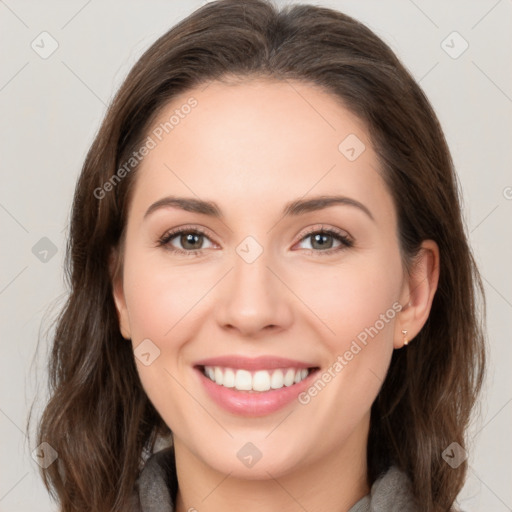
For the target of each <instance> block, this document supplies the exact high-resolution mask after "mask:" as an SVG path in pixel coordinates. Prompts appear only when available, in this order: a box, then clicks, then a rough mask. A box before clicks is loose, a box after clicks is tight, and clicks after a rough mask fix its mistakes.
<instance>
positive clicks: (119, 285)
mask: <svg viewBox="0 0 512 512" xmlns="http://www.w3.org/2000/svg"><path fill="white" fill-rule="evenodd" d="M109 271H110V278H111V281H112V294H113V297H114V303H115V306H116V310H117V318H118V321H119V330H120V331H121V336H122V337H123V338H125V339H127V340H129V339H131V329H130V322H129V316H128V308H127V307H126V300H125V296H124V289H123V271H122V265H121V260H120V255H119V252H118V250H117V249H113V250H112V252H111V253H110V258H109Z"/></svg>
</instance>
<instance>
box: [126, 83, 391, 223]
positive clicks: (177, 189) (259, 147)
mask: <svg viewBox="0 0 512 512" xmlns="http://www.w3.org/2000/svg"><path fill="white" fill-rule="evenodd" d="M146 136H147V137H150V138H151V140H152V142H153V144H152V146H153V148H152V149H151V150H150V151H149V152H148V154H147V155H146V156H145V157H144V158H143V160H142V162H141V165H140V168H139V170H138V173H137V174H138V176H137V185H136V191H135V196H139V198H142V199H144V202H146V203H147V202H148V201H150V200H152V201H155V200H157V199H159V196H163V195H165V194H166V193H167V194H181V195H187V196H189V197H190V196H194V195H196V196H200V197H201V198H203V199H213V200H215V201H216V202H218V203H223V202H224V203H225V206H226V207H228V206H231V207H240V208H242V207H243V208H244V209H246V210H252V213H253V214H254V213H260V212H261V209H262V207H263V204H262V203H261V199H262V198H265V200H266V201H268V204H269V205H270V204H271V203H273V202H276V203H279V206H281V205H282V204H283V203H284V202H288V201H289V200H291V199H296V198H298V197H303V196H305V195H307V194H311V195H319V194H330V193H342V194H345V195H350V196H353V197H354V198H355V199H357V200H359V201H361V202H365V201H366V202H368V203H370V204H371V203H373V204H376V205H377V206H379V203H381V204H380V206H381V207H383V208H386V207H387V208H389V206H390V201H391V198H390V196H389V194H388V193H387V190H386V187H385V184H384V181H383V180H382V177H381V176H380V172H381V171H380V165H379V161H378V158H377V155H376V153H375V152H374V150H373V148H372V145H371V141H370V139H369V135H368V132H367V129H366V127H365V125H364V123H363V122H362V121H361V120H360V119H359V118H357V117H356V116H355V115H354V114H352V113H351V112H350V111H349V110H348V109H347V108H346V107H344V106H343V103H342V102H341V100H339V99H338V98H336V97H335V96H333V95H332V94H329V93H327V92H325V91H324V90H322V89H321V88H319V87H317V86H315V85H312V84H308V83H303V82H297V81H272V80H248V81H243V82H237V83H229V84H228V83H223V82H211V83H209V84H206V85H202V86H200V87H196V88H194V89H190V90H188V91H186V92H184V93H182V94H180V95H179V96H176V97H175V98H174V99H173V100H172V101H171V102H170V103H168V104H167V105H166V106H165V107H164V108H162V109H161V111H160V112H159V114H158V116H157V117H156V118H155V120H154V122H153V124H152V126H151V128H150V129H149V131H148V133H147V134H146ZM134 199H135V198H134ZM258 209H259V210H258Z"/></svg>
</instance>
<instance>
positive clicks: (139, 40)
mask: <svg viewBox="0 0 512 512" xmlns="http://www.w3.org/2000/svg"><path fill="white" fill-rule="evenodd" d="M203 3H204V2H203V1H201V0H196V1H188V2H186V1H169V0H168V1H151V2H142V1H138V2H136V1H122V2H121V1H113V0H108V1H101V2H100V1H98V0H89V1H84V0H72V1H67V2H61V1H56V0H53V1H45V2H42V1H35V0H33V1H21V0H0V37H1V41H0V58H1V65H0V105H1V109H2V110H1V111H2V116H1V118H0V141H1V149H2V151H1V158H0V169H1V182H0V183H1V188H0V222H1V228H0V235H1V238H0V240H1V246H0V254H1V273H0V313H1V317H0V325H1V353H0V356H1V357H0V382H1V388H0V389H1V395H0V443H1V444H0V465H1V466H0V511H1V512H8V511H9V512H11V511H17V512H24V511H30V512H33V511H34V510H37V511H50V510H56V507H55V505H52V503H51V502H50V500H49V498H48V496H47V493H46V491H45V490H44V488H43V486H42V483H41V482H40V479H39V476H38V475H37V465H36V463H35V461H34V460H33V459H32V458H31V450H32V449H33V448H34V446H29V445H28V443H27V437H26V434H27V432H26V417H27V412H28V409H29V406H30V404H31V403H32V400H33V399H34V397H35V396H36V391H37V392H38V395H37V396H38V401H37V402H36V413H38V412H40V410H41V405H42V403H43V401H44V386H45V382H44V358H45V355H46V351H47V344H46V342H44V343H42V346H41V350H40V353H39V356H38V357H37V358H36V359H33V356H34V353H35V349H36V343H37V338H38V336H39V334H40V326H41V323H42V322H43V320H44V322H43V329H45V328H48V325H49V323H48V320H45V313H47V312H48V311H49V308H50V307H53V309H52V310H51V311H50V316H49V317H48V314H47V315H46V317H47V318H51V315H52V314H54V313H55V311H56V310H57V308H58V306H59V304H61V303H62V297H63V294H64V293H65V288H64V284H63V272H62V263H63V255H64V249H65V228H66V225H67V222H68V214H69V209H70V205H71V199H72V193H73V189H74V184H75V180H76V178H77V175H78V173H79V170H80V168H81V165H82V162H83V159H84V157H85V154H86V151H87V149H88V147H89V145H90V144H91V142H92V139H93V136H94V134H95V132H96V130H97V129H98V127H99V124H100V122H101V119H102V117H103V115H104V113H105V108H106V105H107V104H108V102H109V101H110V99H111V98H112V96H113V94H114V92H115V91H116V89H117V87H118V86H119V85H120V83H121V81H122V80H123V78H124V77H125V76H126V73H127V72H128V70H129V69H130V67H131V66H132V65H133V64H134V63H135V61H136V60H137V58H138V57H139V56H140V55H141V53H142V51H143V50H144V49H146V48H147V47H148V46H149V45H150V44H151V43H152V42H153V41H154V40H155V39H156V38H157V37H158V36H160V35H161V34H163V33H164V32H165V31H167V30H168V29H169V28H170V27H171V26H172V25H174V24H175V23H176V22H178V21H179V20H181V19H182V18H183V17H185V16H186V15H188V14H189V13H190V12H192V11H193V10H195V9H196V8H197V7H199V6H201V5H203ZM283 3H284V2H279V3H278V4H279V5H280V4H283ZM315 3H317V4H319V5H324V6H328V7H333V8H336V9H339V10H341V11H344V12H346V13H347V14H350V15H353V16H355V17H356V18H358V19H360V20H361V21H363V22H365V23H366V24H368V25H369V26H370V27H371V28H372V29H373V30H374V31H375V32H376V33H377V34H378V35H380V36H381V37H382V38H383V39H384V40H385V41H387V42H388V43H389V44H390V45H391V47H392V48H393V49H394V50H395V51H396V53H397V54H398V55H399V57H400V58H401V59H402V60H403V62H404V63H405V64H406V66H407V67H408V68H409V69H410V70H411V72H412V73H413V75H414V76H415V77H416V78H417V79H418V80H419V81H420V83H421V86H422V87H423V88H424V90H425V92H426V93H427V95H428V97H429V98H430V100H431V101H432V103H433V105H434V107H435V109H436V111H437V113H438V116H439V118H440V121H441V123H442V126H443V128H444V130H445V133H446V136H447V139H448V143H449V145H450V148H451V151H452V155H453V158H454V161H455V164H456V168H457V170H458V173H459V177H460V181H461V186H462V192H463V195H464V215H465V219H466V223H467V227H468V232H469V233H470V241H471V244H472V246H473V248H474V251H475V255H476V257H477V260H478V263H479V265H480V268H481V271H482V274H483V277H484V282H485V287H486V292H487V300H488V333H489V345H490V347H491V353H490V364H489V374H488V379H487V383H486V392H485V395H484V399H483V400H482V407H481V410H482V413H481V416H480V417H479V418H478V421H477V422H476V424H475V425H474V427H473V429H472V443H471V444H470V446H469V449H470V450H471V453H470V467H471V469H470V472H469V478H468V481H467V485H466V487H465V489H464V491H463V493H462V494H461V496H460V499H459V502H460V504H461V505H462V506H463V509H464V510H466V511H481V510H486V511H487V510H492V511H493V512H504V511H507V510H512V486H511V485H510V475H511V461H512V441H511V439H512V438H511V436H510V430H511V429H510V427H511V425H512V421H511V420H512V404H511V401H512V385H511V384H512V377H511V372H510V370H509V366H510V362H511V353H512V348H511V347H512V344H511V343H510V332H511V327H512V321H511V318H512V277H511V272H510V261H512V258H511V256H512V237H511V222H510V220H511V213H512V188H511V187H512V173H511V163H512V149H511V146H512V144H511V143H512V116H511V114H512V71H511V65H510V63H511V62H512V22H511V21H512V1H511V0H499V1H496V0H482V1H467V0H466V1H463V0H458V1H450V2H446V1H442V0H436V1H428V2H427V1H420V0H415V1H412V0H393V1H386V2H384V1H378V0H372V1H369V0H352V1H341V0H339V1H336V0H331V1H324V2H315ZM43 31H47V32H49V33H50V34H51V36H52V37H53V38H54V39H55V40H56V41H57V42H58V45H59V46H58V49H57V50H56V51H55V52H54V53H53V54H52V55H51V56H49V57H48V58H47V59H42V58H41V57H40V56H39V55H38V53H36V52H35V51H34V50H33V49H32V48H31V43H32V42H33V41H34V40H35V44H39V47H42V46H43V44H44V45H45V48H46V49H48V48H49V40H48V39H46V40H45V41H46V42H45V43H41V37H42V36H39V35H40V34H41V32H43ZM453 31H457V32H458V33H459V34H460V35H461V36H462V38H464V40H465V41H467V43H468V44H469V47H468V49H467V50H466V51H465V52H464V53H462V55H460V56H459V57H458V58H452V57H451V56H450V55H448V54H447V53H446V51H445V49H448V48H446V45H448V46H449V47H452V48H451V49H450V50H449V51H451V52H452V54H454V53H457V52H458V51H460V50H461V49H462V48H463V46H462V45H463V44H464V43H463V41H462V40H461V39H458V38H457V37H458V36H455V38H454V36H451V37H450V38H448V39H446V38H447V36H449V35H450V34H451V33H452V32H453ZM45 37H46V36H45ZM444 40H445V41H446V42H445V43H444V46H445V49H443V46H442V44H443V43H442V42H443V41H444ZM40 51H42V49H41V50H40ZM43 237H47V238H48V239H50V240H51V242H52V243H53V244H54V245H55V246H56V248H57V253H56V254H55V256H53V257H51V252H50V253H48V255H47V256H46V258H47V260H48V261H46V262H45V261H41V260H40V259H39V258H43V259H44V257H45V255H44V253H43V254H41V253H39V258H38V257H36V255H34V254H33V252H32V248H33V247H34V245H35V244H36V243H37V242H38V241H39V240H40V239H41V238H43ZM36 252H37V251H36ZM446 328H447V329H449V326H446ZM41 334H44V331H42V332H41ZM43 341H44V338H43Z"/></svg>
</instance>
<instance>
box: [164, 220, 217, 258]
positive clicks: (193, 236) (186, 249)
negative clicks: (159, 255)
mask: <svg viewBox="0 0 512 512" xmlns="http://www.w3.org/2000/svg"><path fill="white" fill-rule="evenodd" d="M205 240H208V241H209V242H210V243H211V240H210V239H209V238H208V236H207V235H206V233H205V232H204V231H203V230H202V229H200V228H197V227H195V228H189V227H182V228H177V229H173V230H171V231H168V232H167V233H165V234H164V235H163V236H162V238H160V240H158V244H157V245H158V246H159V247H160V246H165V248H166V249H168V250H169V251H171V252H175V253H179V254H184V255H186V256H199V255H200V254H201V253H202V250H203V249H205V248H208V247H202V245H203V243H204V241H205ZM175 243H177V244H179V245H181V247H182V248H180V247H176V246H175V245H174V244H175ZM212 245H213V244H212Z"/></svg>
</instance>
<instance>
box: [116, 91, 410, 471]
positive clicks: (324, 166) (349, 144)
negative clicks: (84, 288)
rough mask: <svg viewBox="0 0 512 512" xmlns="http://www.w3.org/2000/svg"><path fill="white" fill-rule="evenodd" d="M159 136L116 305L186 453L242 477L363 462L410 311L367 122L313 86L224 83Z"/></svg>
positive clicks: (151, 143)
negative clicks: (335, 459)
mask: <svg viewBox="0 0 512 512" xmlns="http://www.w3.org/2000/svg"><path fill="white" fill-rule="evenodd" d="M172 116H174V117H172ZM166 123H167V124H166ZM147 137H150V138H151V139H146V141H145V146H146V150H145V151H141V154H143V153H145V156H144V157H143V160H142V163H141V165H140V168H139V169H138V171H137V173H138V175H137V180H136V182H135V185H134V186H135V190H134V194H133V198H132V202H131V205H130V209H129V214H128V221H127V222H128V223H127V231H126V240H125V246H124V267H123V273H122V278H121V279H120V280H119V281H118V282H116V286H115V299H116V305H117V308H118V311H119V314H120V322H121V330H122V332H123V334H124V335H125V336H126V337H127V338H131V340H132V343H133V348H134V350H135V356H136V359H135V361H136V364H137V368H138V372H139V375H140V379H141V381H142V384H143V386H144V389H145V391H146V393H147V395H148V396H149V398H150V400H151V401H152V403H153V404H154V406H155V407H156V409H157V410H158V412H159V413H160V415H161V416H162V418H163V419H164V420H165V422H166V423H167V425H168V426H169V427H170V429H171V430H172V432H173V434H174V440H175V443H176V446H177V450H178V449H179V450H180V454H181V456H183V457H185V454H187V456H189V457H191V458H194V460H196V461H199V463H200V464H204V465H205V467H206V466H208V467H209V468H211V469H214V470H217V471H221V472H223V473H231V474H232V475H239V476H242V477H244V478H267V477H268V473H267V472H269V473H270V474H272V475H273V476H276V477H277V476H279V475H283V474H286V473H289V472H290V471H291V470H292V469H297V468H301V467H306V465H309V464H313V463H315V462H318V461H320V460H326V457H327V458H328V457H332V456H333V454H336V455H337V456H340V455H341V454H344V456H349V457H357V458H361V457H364V450H365V446H366V439H367V434H368V425H369V416H370V407H371V405H372V402H373V401H374V399H375V397H376V395H377V393H378V391H379V389H380V387H381V384H382V382H383V379H384V377H385V374H386V371H387V368H388V365H389V362H390V358H391V355H392V351H393V348H394V346H396V347H398V346H401V343H402V339H403V336H402V334H401V329H403V328H404V326H403V325H401V317H400V313H399V310H400V309H401V305H404V303H405V302H406V301H407V300H408V290H407V283H406V281H405V278H404V274H403V269H402V266H401V258H400V252H399V245H398V238H397V218H396V213H395V209H394V205H393V203H392V199H391V196H390V194H389V192H388V190H387V189H386V187H385V184H384V182H383V179H382V178H381V176H380V172H381V171H380V165H379V161H378V158H377V155H376V153H375V152H374V150H373V149H372V146H371V144H370V141H369V137H368V133H367V130H366V128H365V126H364V125H363V124H362V123H361V122H360V121H359V120H358V118H356V117H355V116H354V115H352V114H351V113H350V112H349V111H348V110H346V109H345V108H343V107H342V106H341V105H340V104H339V103H338V102H337V101H336V100H335V99H334V98H333V97H332V96H330V95H329V94H327V93H325V92H323V91H321V90H320V89H318V88H316V87H315V86H312V85H307V84H304V83H298V82H275V81H247V82H244V83H239V84H237V85H226V84H222V83H218V82H214V83H211V84H210V85H209V86H208V87H206V88H197V89H194V90H191V91H188V92H186V93H184V94H182V95H181V96H180V97H177V98H175V99H174V100H173V101H172V103H171V104H169V105H168V106H167V107H166V108H165V109H164V110H163V111H162V112H161V113H160V114H159V117H158V119H157V120H156V122H155V123H154V126H152V128H151V131H150V132H149V133H148V134H147ZM321 197H322V198H342V199H339V200H338V199H337V200H336V201H334V200H333V201H332V202H331V201H330V200H326V201H322V200H319V198H321ZM178 229H179V230H183V233H182V234H179V233H173V231H175V230H178ZM322 230H324V233H323V234H322ZM127 343H129V341H127ZM205 367H206V368H205ZM205 373H206V374H207V375H205ZM208 374H209V376H208ZM306 374H307V376H306ZM211 378H213V379H214V380H211ZM221 379H222V380H221ZM301 379H302V380H301ZM221 382H222V384H221ZM237 388H239V389H237Z"/></svg>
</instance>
